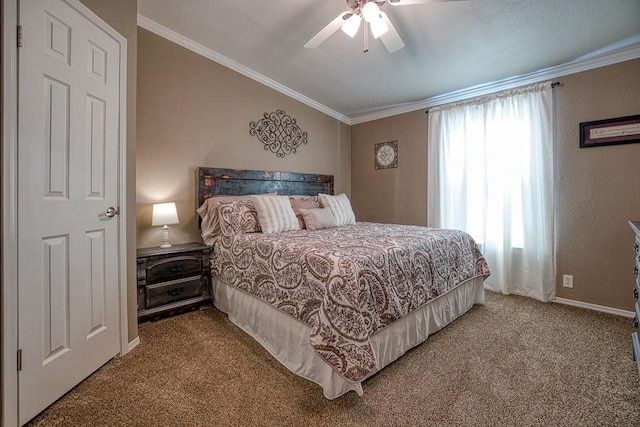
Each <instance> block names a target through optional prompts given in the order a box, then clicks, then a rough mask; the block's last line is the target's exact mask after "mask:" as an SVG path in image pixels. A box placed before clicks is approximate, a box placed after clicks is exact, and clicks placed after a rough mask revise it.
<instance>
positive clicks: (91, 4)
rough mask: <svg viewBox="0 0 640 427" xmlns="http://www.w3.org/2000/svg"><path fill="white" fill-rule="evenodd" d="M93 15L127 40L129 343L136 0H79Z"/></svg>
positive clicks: (133, 326)
mask: <svg viewBox="0 0 640 427" xmlns="http://www.w3.org/2000/svg"><path fill="white" fill-rule="evenodd" d="M81 1H82V3H84V4H85V5H86V6H87V7H88V8H89V9H91V10H92V11H93V12H94V13H95V14H96V15H98V16H100V18H102V19H103V20H104V21H105V22H107V23H108V24H109V25H111V27H113V28H114V29H115V30H116V31H118V32H119V33H120V34H121V35H123V36H124V37H125V38H126V39H127V152H126V154H125V157H126V168H127V169H126V172H125V173H126V177H127V194H126V195H124V198H125V199H126V206H127V210H126V212H124V221H125V222H126V227H127V243H126V246H127V253H128V258H127V261H128V262H127V273H128V274H127V279H128V280H127V282H128V283H127V289H128V294H127V300H128V307H127V313H128V324H129V342H131V341H132V340H133V339H134V338H136V337H137V336H138V320H137V316H136V311H137V307H136V301H137V298H136V256H135V254H136V231H135V230H136V222H135V211H136V194H135V188H136V81H137V78H136V76H137V70H136V63H137V57H138V53H137V25H138V24H137V20H138V3H137V1H136V0H110V1H108V2H107V1H104V0H81Z"/></svg>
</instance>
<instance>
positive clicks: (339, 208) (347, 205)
mask: <svg viewBox="0 0 640 427" xmlns="http://www.w3.org/2000/svg"><path fill="white" fill-rule="evenodd" d="M318 198H319V199H320V204H321V205H322V207H323V208H329V210H331V213H332V214H333V216H334V218H335V219H336V223H337V225H338V227H340V226H342V225H350V224H355V223H356V216H355V214H354V213H353V209H351V202H349V198H348V197H347V195H346V194H344V193H342V194H338V195H337V196H331V195H329V194H318Z"/></svg>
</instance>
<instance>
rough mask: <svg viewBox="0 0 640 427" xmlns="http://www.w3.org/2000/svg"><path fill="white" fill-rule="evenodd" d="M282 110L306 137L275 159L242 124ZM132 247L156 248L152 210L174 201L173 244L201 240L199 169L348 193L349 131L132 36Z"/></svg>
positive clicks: (210, 65) (169, 46) (153, 39)
mask: <svg viewBox="0 0 640 427" xmlns="http://www.w3.org/2000/svg"><path fill="white" fill-rule="evenodd" d="M276 109H282V110H284V111H285V112H286V113H287V114H289V115H290V116H291V117H293V118H294V119H296V120H297V123H298V125H299V126H300V127H301V128H302V130H304V131H306V132H307V133H308V135H309V136H308V140H309V142H308V144H307V145H303V146H301V147H300V148H299V149H298V152H297V153H296V154H292V155H289V156H286V157H285V158H277V157H276V156H275V154H273V153H271V152H268V151H265V150H264V149H263V146H262V144H261V143H260V142H259V141H258V139H257V138H256V137H252V136H250V135H249V122H251V121H258V120H259V119H260V118H262V117H263V114H264V113H265V112H272V111H275V110H276ZM137 124H138V144H137V158H136V164H137V207H138V212H137V224H138V236H137V238H138V247H151V246H158V245H159V244H160V240H161V234H162V233H161V230H160V228H159V227H151V208H152V205H153V203H155V202H159V201H163V202H164V201H175V202H176V204H177V208H178V216H179V217H180V224H178V225H174V226H171V230H170V237H171V242H172V243H184V242H188V241H201V240H202V239H201V237H200V232H199V230H198V227H197V216H196V213H195V209H196V201H195V194H196V187H195V173H196V172H195V171H196V167H198V166H208V167H225V168H238V169H257V170H279V171H288V172H305V173H322V174H332V175H335V190H336V192H337V193H340V192H345V193H347V194H349V193H350V188H351V183H350V174H349V170H350V166H351V165H350V162H351V160H350V146H349V145H350V144H349V138H350V132H349V126H348V125H345V124H344V123H341V122H340V121H338V120H336V119H333V118H331V117H329V116H327V115H325V114H323V113H320V112H318V111H317V110H314V109H312V108H310V107H308V106H306V105H304V104H302V103H300V102H298V101H295V100H293V99H292V98H290V97H287V96H285V95H283V94H280V93H279V92H277V91H275V90H273V89H270V88H268V87H266V86H264V85H262V84H260V83H258V82H256V81H254V80H251V79H249V78H247V77H245V76H242V75H241V74H238V73H236V72H234V71H232V70H230V69H228V68H225V67H223V66H221V65H219V64H217V63H215V62H213V61H210V60H208V59H206V58H204V57H202V56H200V55H197V54H195V53H193V52H191V51H189V50H187V49H184V48H182V47H180V46H178V45H176V44H173V43H172V42H170V41H168V40H166V39H163V38H162V37H159V36H157V35H155V34H153V33H151V32H149V31H147V30H144V29H142V28H140V29H139V30H138V121H137Z"/></svg>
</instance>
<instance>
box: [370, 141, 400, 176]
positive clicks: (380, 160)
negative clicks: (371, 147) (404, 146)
mask: <svg viewBox="0 0 640 427" xmlns="http://www.w3.org/2000/svg"><path fill="white" fill-rule="evenodd" d="M374 154H375V157H374V158H375V160H374V164H375V167H376V169H389V168H397V167H398V141H388V142H380V143H378V144H376V145H375V153H374Z"/></svg>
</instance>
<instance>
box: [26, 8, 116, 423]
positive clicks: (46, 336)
mask: <svg viewBox="0 0 640 427" xmlns="http://www.w3.org/2000/svg"><path fill="white" fill-rule="evenodd" d="M20 24H21V25H22V27H23V47H21V48H20V49H19V52H18V54H19V70H20V71H19V79H18V80H19V85H18V86H19V87H18V98H19V108H18V117H19V125H18V242H19V244H18V322H19V325H18V326H19V332H18V341H19V348H21V349H22V358H23V359H22V371H20V372H19V376H18V386H19V418H20V422H21V423H24V422H26V421H28V420H29V419H31V418H32V417H33V416H35V415H36V414H37V413H39V412H40V411H41V410H43V409H44V408H46V407H47V406H48V405H49V404H51V403H52V402H54V401H55V400H56V399H58V398H59V397H60V396H62V395H63V394H64V393H66V392H67V391H68V390H70V389H71V388H72V387H74V386H75V385H76V384H78V383H79V382H80V381H82V380H83V379H84V378H86V377H87V376H88V375H90V374H91V373H92V372H94V371H95V370H96V369H98V368H99V367H100V366H102V365H103V364H104V363H106V362H107V361H108V360H109V359H111V358H112V357H114V356H115V355H116V354H118V352H119V351H120V335H119V334H120V332H119V331H120V330H119V286H120V284H119V277H120V274H119V262H118V259H119V258H118V222H119V221H120V218H119V216H115V217H114V218H108V217H106V216H105V212H106V210H107V208H108V207H110V206H114V207H117V206H118V205H119V203H118V201H119V194H118V176H119V173H120V171H119V155H120V154H119V150H118V147H119V144H120V141H119V135H120V132H119V126H120V123H119V114H120V110H119V108H120V81H119V79H120V63H119V61H120V49H121V46H120V44H119V42H117V41H116V40H115V39H114V38H112V37H111V36H109V35H108V34H107V33H106V32H105V31H103V30H102V29H100V28H99V27H98V26H97V25H96V24H94V23H92V22H91V21H90V20H88V19H87V18H86V17H85V16H83V15H82V13H80V12H79V11H78V10H76V9H75V8H74V7H73V6H72V5H69V4H67V3H66V2H65V1H63V0H21V2H20Z"/></svg>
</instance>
